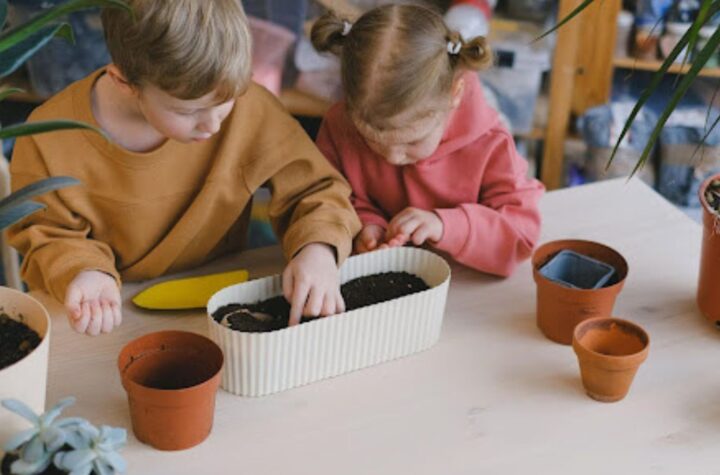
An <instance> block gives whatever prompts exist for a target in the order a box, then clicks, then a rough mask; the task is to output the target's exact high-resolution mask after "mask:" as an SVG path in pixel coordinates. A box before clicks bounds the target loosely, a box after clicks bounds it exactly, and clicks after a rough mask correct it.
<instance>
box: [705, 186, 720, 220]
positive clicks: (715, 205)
mask: <svg viewBox="0 0 720 475" xmlns="http://www.w3.org/2000/svg"><path fill="white" fill-rule="evenodd" d="M705 199H706V200H707V202H708V204H709V205H710V208H712V209H714V210H715V213H716V214H719V215H720V180H713V181H711V182H710V184H709V185H708V187H707V189H706V190H705Z"/></svg>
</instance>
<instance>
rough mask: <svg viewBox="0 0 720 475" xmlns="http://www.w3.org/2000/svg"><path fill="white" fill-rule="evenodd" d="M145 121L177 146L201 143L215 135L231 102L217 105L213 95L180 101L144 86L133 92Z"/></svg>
mask: <svg viewBox="0 0 720 475" xmlns="http://www.w3.org/2000/svg"><path fill="white" fill-rule="evenodd" d="M137 97H138V106H139V107H140V111H141V112H142V114H143V116H144V117H145V120H147V122H148V123H149V124H150V125H151V126H152V127H153V128H154V129H155V130H157V131H158V132H159V133H161V134H162V135H163V136H165V137H167V138H170V139H173V140H176V141H178V142H181V143H191V142H201V141H203V140H207V139H209V138H210V137H212V136H213V135H215V134H216V133H217V132H218V131H219V130H220V126H221V124H222V122H223V120H225V118H227V116H228V115H229V114H230V112H231V111H232V108H233V106H234V105H235V100H234V99H231V100H229V101H226V102H222V103H218V100H217V97H216V95H215V92H211V93H210V94H206V95H205V96H203V97H200V98H198V99H191V100H184V99H178V98H176V97H173V96H171V95H170V94H168V93H166V92H164V91H162V90H161V89H159V88H157V87H155V86H152V85H146V86H143V87H142V89H141V90H140V91H138V92H137Z"/></svg>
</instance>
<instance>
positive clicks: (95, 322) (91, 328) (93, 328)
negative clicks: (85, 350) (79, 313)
mask: <svg viewBox="0 0 720 475" xmlns="http://www.w3.org/2000/svg"><path fill="white" fill-rule="evenodd" d="M89 306H90V323H89V324H88V328H87V330H86V333H87V334H88V335H90V336H98V335H99V334H100V331H101V330H102V308H100V303H98V301H97V300H93V301H92V302H90V304H89Z"/></svg>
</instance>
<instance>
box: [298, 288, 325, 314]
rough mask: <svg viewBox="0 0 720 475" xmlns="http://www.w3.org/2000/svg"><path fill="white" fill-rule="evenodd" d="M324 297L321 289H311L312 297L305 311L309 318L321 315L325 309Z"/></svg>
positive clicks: (308, 300) (309, 298)
mask: <svg viewBox="0 0 720 475" xmlns="http://www.w3.org/2000/svg"><path fill="white" fill-rule="evenodd" d="M324 300H325V299H324V295H323V293H322V291H320V289H318V288H317V287H313V288H312V289H310V296H309V297H308V299H307V303H306V304H305V311H304V312H303V313H304V314H305V316H307V317H317V316H319V315H320V312H322V309H323V302H324Z"/></svg>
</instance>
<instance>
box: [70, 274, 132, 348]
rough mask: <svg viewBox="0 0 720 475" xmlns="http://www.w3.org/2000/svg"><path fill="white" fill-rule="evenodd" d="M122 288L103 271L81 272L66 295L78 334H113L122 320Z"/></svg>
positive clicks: (71, 320) (71, 319)
mask: <svg viewBox="0 0 720 475" xmlns="http://www.w3.org/2000/svg"><path fill="white" fill-rule="evenodd" d="M120 306H121V303H120V289H119V288H118V285H117V283H116V282H115V279H113V278H112V277H111V276H109V275H107V274H106V273H104V272H100V271H94V270H90V271H83V272H80V273H79V274H78V275H77V276H75V278H74V279H73V281H72V282H70V285H69V286H68V289H67V292H66V294H65V309H66V310H67V312H68V319H69V320H70V326H71V327H72V328H73V329H74V330H75V331H76V332H78V333H86V334H88V335H91V336H97V335H99V334H100V333H101V332H102V333H110V332H111V331H112V330H113V328H115V327H116V326H118V325H120V323H121V322H122V314H121V312H120Z"/></svg>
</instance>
